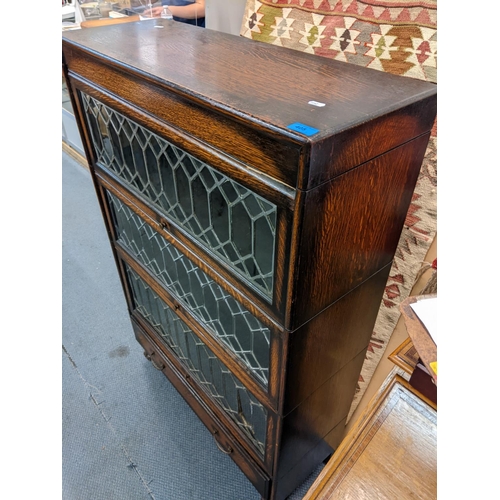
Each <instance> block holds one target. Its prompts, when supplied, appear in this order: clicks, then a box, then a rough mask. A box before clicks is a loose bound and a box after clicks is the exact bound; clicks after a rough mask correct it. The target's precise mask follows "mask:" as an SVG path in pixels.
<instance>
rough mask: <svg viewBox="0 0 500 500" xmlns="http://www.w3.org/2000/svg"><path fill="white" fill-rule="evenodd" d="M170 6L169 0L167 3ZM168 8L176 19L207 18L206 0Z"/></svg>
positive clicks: (197, 0)
mask: <svg viewBox="0 0 500 500" xmlns="http://www.w3.org/2000/svg"><path fill="white" fill-rule="evenodd" d="M165 3H166V4H167V5H168V0H166V2H165ZM168 8H169V9H170V12H172V15H173V16H174V17H182V18H184V19H201V18H202V17H205V0H195V1H194V3H190V4H189V5H182V6H180V5H169V6H168Z"/></svg>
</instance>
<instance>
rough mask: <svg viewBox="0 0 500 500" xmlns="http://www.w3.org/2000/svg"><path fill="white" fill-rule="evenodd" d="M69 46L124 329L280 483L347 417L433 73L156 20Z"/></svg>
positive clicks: (239, 449) (417, 156)
mask: <svg viewBox="0 0 500 500" xmlns="http://www.w3.org/2000/svg"><path fill="white" fill-rule="evenodd" d="M62 50H63V72H64V74H65V77H66V81H67V85H68V89H69V91H70V96H71V100H72V105H73V107H74V109H75V113H76V117H77V122H78V126H79V130H80V134H81V137H82V142H83V144H84V148H85V154H86V156H87V160H88V163H89V166H90V170H91V174H92V178H93V182H94V185H95V190H96V194H97V197H98V200H99V203H100V206H101V209H102V214H103V217H104V220H105V223H106V228H107V231H108V234H109V239H110V243H111V246H112V249H113V252H114V256H115V259H116V264H117V269H118V272H119V275H120V278H121V282H122V284H123V290H124V294H125V297H126V300H127V303H128V308H129V311H130V317H131V321H132V324H133V328H134V332H135V336H136V338H137V341H138V342H139V343H140V344H141V345H142V346H143V348H144V353H145V355H146V357H147V358H148V359H149V360H150V361H151V363H152V365H153V366H154V367H155V368H157V369H158V370H161V371H162V372H163V373H164V374H165V375H166V376H167V377H168V379H169V380H170V381H171V383H172V384H173V385H174V386H175V387H176V388H177V390H178V391H179V392H180V393H181V394H182V395H183V397H184V398H185V400H186V401H187V402H188V404H189V405H190V406H191V407H192V408H193V410H194V411H195V412H196V414H197V415H198V416H199V418H200V419H201V420H202V421H203V423H204V424H205V426H206V427H207V428H208V430H209V431H210V432H211V433H212V434H213V436H214V439H215V440H216V443H217V445H218V447H219V448H220V449H221V451H222V452H224V453H227V454H229V455H230V456H231V458H232V459H233V460H234V461H235V462H236V463H237V464H238V465H239V467H240V468H241V469H242V470H243V472H244V473H245V474H246V476H247V477H248V479H249V480H250V481H251V482H252V484H253V485H254V486H255V488H256V490H257V491H258V492H259V493H260V495H261V496H262V498H265V499H273V500H282V499H284V498H286V497H287V496H288V495H289V494H290V493H291V492H292V491H293V490H294V489H295V488H296V487H297V486H298V485H300V484H301V482H303V481H304V479H305V478H306V477H307V476H308V475H309V474H310V473H311V472H312V470H314V468H315V467H317V465H318V464H319V463H321V461H323V460H324V459H325V458H327V457H328V456H329V455H330V454H331V453H332V451H333V450H334V449H335V448H336V447H337V446H338V444H339V442H340V440H341V438H342V436H343V432H344V427H345V422H346V417H347V415H348V412H349V408H350V405H351V402H352V399H353V395H354V392H355V388H356V383H357V380H358V377H359V373H360V370H361V367H362V364H363V361H364V358H365V352H366V349H367V347H368V343H369V340H370V336H371V333H372V328H373V325H374V323H375V320H376V316H377V312H378V309H379V306H380V303H381V299H382V294H383V291H384V287H385V284H386V280H387V277H388V273H389V270H390V267H391V263H392V259H393V256H394V253H395V250H396V247H397V244H398V239H399V236H400V234H401V231H402V228H403V224H404V221H405V216H406V213H407V210H408V207H409V204H410V201H411V197H412V193H413V189H414V186H415V183H416V181H417V177H418V175H419V170H420V166H421V162H422V159H423V156H424V153H425V150H426V147H427V142H428V138H429V134H430V130H431V127H432V125H433V122H434V119H435V115H436V86H435V85H433V84H429V83H426V82H422V81H419V80H413V79H410V78H404V77H398V76H393V75H389V74H385V73H383V72H379V71H375V70H371V69H366V68H361V67H358V66H353V65H349V64H346V63H342V62H337V61H332V60H328V59H325V58H321V57H317V56H313V55H309V54H306V53H301V52H298V51H293V50H290V49H285V48H282V47H277V46H272V45H267V44H263V43H259V42H255V41H251V40H248V39H244V38H242V37H237V36H233V35H229V34H226V33H220V32H216V31H212V30H209V29H203V28H196V27H192V26H187V25H184V24H181V23H176V22H175V21H165V20H148V21H140V22H131V23H127V24H119V25H114V26H105V27H98V28H91V29H81V30H74V31H69V32H65V33H63V40H62ZM165 473H166V474H167V473H168V471H165ZM222 479H223V478H221V480H222Z"/></svg>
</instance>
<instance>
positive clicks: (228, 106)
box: [63, 19, 436, 141]
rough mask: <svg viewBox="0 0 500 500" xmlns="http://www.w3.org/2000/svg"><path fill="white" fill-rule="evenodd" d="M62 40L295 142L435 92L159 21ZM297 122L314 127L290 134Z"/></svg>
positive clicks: (389, 77) (348, 66)
mask: <svg viewBox="0 0 500 500" xmlns="http://www.w3.org/2000/svg"><path fill="white" fill-rule="evenodd" d="M66 43H70V44H73V45H75V46H79V47H80V48H83V49H85V50H87V51H90V52H92V53H93V54H94V55H96V56H98V57H100V58H104V59H105V60H106V61H107V62H108V63H110V64H117V65H119V66H125V67H126V68H127V69H128V70H131V71H133V72H136V73H139V74H141V75H143V76H146V77H147V78H152V79H153V80H155V81H156V82H158V83H159V84H161V85H165V86H166V87H168V88H171V89H174V90H178V91H180V92H182V93H184V94H188V95H192V96H195V97H196V98H199V99H202V100H203V101H205V102H208V103H210V104H213V105H214V106H215V107H216V108H217V107H219V108H221V109H223V110H230V111H231V112H233V113H236V114H238V115H240V116H242V117H244V118H246V119H250V120H252V121H256V122H259V123H261V124H264V125H267V126H272V127H277V128H279V129H280V130H283V131H284V132H286V133H288V134H289V135H291V136H294V137H298V138H299V140H314V141H316V140H319V139H322V138H324V137H327V136H330V135H333V134H336V133H338V132H340V131H342V130H346V129H349V128H351V127H353V126H355V125H359V124H360V123H364V122H367V121H369V120H370V119H372V118H374V117H377V116H382V115H385V114H387V113H389V112H391V111H394V110H397V109H400V108H402V107H404V106H405V105H407V104H411V103H413V102H416V101H419V100H420V99H422V98H426V97H429V96H432V95H435V94H436V86H435V85H434V84H431V83H427V82H423V81H420V80H416V79H412V78H406V77H399V76H394V75H390V74H387V73H383V72H381V71H377V70H371V69H367V68H363V67H360V66H356V65H354V64H347V63H343V62H339V61H333V60H330V59H327V58H324V57H319V56H314V55H311V54H306V53H303V52H299V51H295V50H292V49H287V48H283V47H277V46H273V45H269V44H265V43H261V42H256V41H253V40H249V39H247V38H243V37H238V36H234V35H229V34H226V33H221V32H217V31H213V30H210V29H206V28H197V27H194V26H190V25H185V24H183V23H177V22H174V21H166V20H162V19H156V20H147V21H139V22H132V23H126V24H117V25H112V26H103V27H96V28H92V29H84V30H71V31H66V32H64V33H63V46H64V45H66ZM310 101H316V102H320V103H324V104H325V105H324V106H323V107H317V106H314V105H311V104H309V102H310ZM296 122H299V123H302V124H305V125H307V126H309V127H313V128H315V129H318V130H319V132H318V133H316V134H315V135H314V136H311V138H308V137H305V136H304V135H301V134H296V133H295V132H292V131H291V130H289V129H288V128H287V127H288V125H290V124H292V123H296Z"/></svg>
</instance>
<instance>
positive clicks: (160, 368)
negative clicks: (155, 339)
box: [144, 351, 165, 372]
mask: <svg viewBox="0 0 500 500" xmlns="http://www.w3.org/2000/svg"><path fill="white" fill-rule="evenodd" d="M154 354H155V353H154V352H152V353H151V354H148V353H147V352H146V351H144V356H146V359H147V360H148V361H151V364H152V365H153V367H154V368H156V369H157V370H159V371H160V372H161V371H163V369H164V368H165V365H164V364H163V363H162V364H161V365H157V364H156V363H155V362H154V360H153V358H152V356H154Z"/></svg>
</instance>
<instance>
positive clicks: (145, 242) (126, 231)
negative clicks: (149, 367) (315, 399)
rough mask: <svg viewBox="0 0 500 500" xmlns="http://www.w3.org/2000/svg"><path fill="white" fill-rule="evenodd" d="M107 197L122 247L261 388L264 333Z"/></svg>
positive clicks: (208, 280)
mask: <svg viewBox="0 0 500 500" xmlns="http://www.w3.org/2000/svg"><path fill="white" fill-rule="evenodd" d="M107 195H108V199H109V201H110V206H111V208H112V213H113V218H114V223H115V228H116V231H117V235H118V240H119V241H120V242H121V243H122V245H123V246H124V247H125V248H127V250H128V251H129V252H130V253H131V254H132V255H134V257H135V258H136V260H138V261H139V262H141V263H142V264H144V266H146V267H147V268H148V269H149V270H150V271H151V272H152V273H153V275H154V276H156V277H157V278H158V279H159V280H160V281H162V282H163V283H164V285H165V286H166V288H167V289H168V290H169V291H170V293H172V295H174V296H175V297H177V298H178V299H179V301H181V302H182V303H184V304H185V305H186V307H187V308H188V309H189V310H191V311H192V313H193V314H194V315H195V316H196V317H197V318H198V319H199V320H200V321H201V323H202V324H204V325H205V326H206V327H207V328H208V329H209V330H210V331H211V332H212V333H213V334H214V336H215V337H218V338H219V339H221V340H222V341H223V342H224V344H225V345H226V346H227V347H229V349H231V351H233V352H234V353H235V354H236V355H237V356H238V357H239V358H240V359H241V360H242V361H243V362H244V363H245V364H246V365H247V366H248V367H249V368H250V369H251V371H252V373H253V374H254V376H255V377H256V378H257V379H258V380H259V381H260V382H262V383H263V384H264V385H265V386H266V387H267V383H268V372H269V339H270V331H269V329H268V328H267V327H266V326H264V325H263V324H262V323H261V322H260V321H259V320H258V319H257V318H255V317H254V316H253V315H252V314H251V313H250V312H249V311H248V310H246V309H245V308H244V307H243V306H242V305H241V304H240V303H239V302H238V301H236V300H235V299H234V298H233V297H232V296H231V295H229V294H228V293H227V292H225V291H224V290H223V289H222V288H221V287H220V286H219V285H218V284H217V283H216V282H215V281H214V280H213V279H212V278H210V277H209V276H208V275H207V274H206V273H205V272H203V271H202V270H201V269H200V268H199V267H197V266H196V265H195V264H193V263H192V262H191V261H190V260H189V259H188V258H187V257H186V256H184V255H183V254H182V253H180V252H179V251H178V250H177V249H176V248H175V247H174V246H173V245H172V244H171V243H169V242H168V241H167V240H166V239H165V238H164V237H163V236H162V235H161V234H159V233H158V232H156V231H155V230H154V229H153V228H152V227H151V226H150V225H148V224H146V222H144V221H143V220H142V219H141V218H140V217H139V216H138V215H137V214H135V213H134V212H133V211H132V210H130V208H128V207H127V206H126V205H124V204H123V203H122V202H121V201H120V200H119V199H118V198H117V197H116V196H114V195H113V194H111V193H109V192H107Z"/></svg>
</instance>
